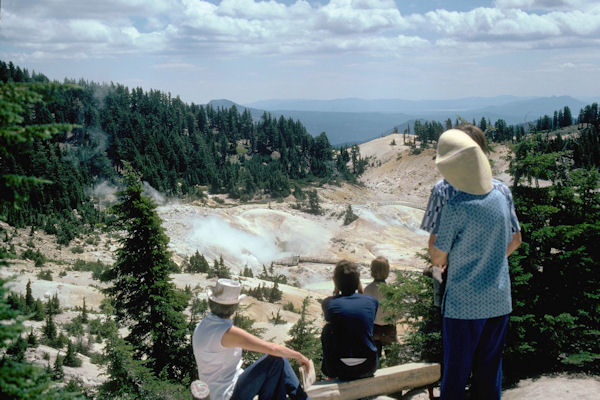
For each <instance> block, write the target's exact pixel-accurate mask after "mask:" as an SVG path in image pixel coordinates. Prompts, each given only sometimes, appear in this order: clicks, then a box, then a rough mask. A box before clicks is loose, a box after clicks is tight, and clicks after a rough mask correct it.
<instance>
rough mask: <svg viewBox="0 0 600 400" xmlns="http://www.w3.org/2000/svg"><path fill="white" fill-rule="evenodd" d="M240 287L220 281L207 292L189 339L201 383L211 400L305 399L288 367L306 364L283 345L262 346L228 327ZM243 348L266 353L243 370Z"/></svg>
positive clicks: (230, 281) (240, 296) (254, 338)
mask: <svg viewBox="0 0 600 400" xmlns="http://www.w3.org/2000/svg"><path fill="white" fill-rule="evenodd" d="M240 293H241V285H240V283H239V282H236V281H233V280H230V279H219V280H218V281H217V284H216V286H215V287H214V288H212V289H209V292H208V305H209V308H210V313H209V314H208V315H207V316H206V317H205V318H204V319H203V320H202V321H200V323H199V324H198V325H197V326H196V329H195V330H194V334H193V336H192V346H193V350H194V357H195V358H196V364H197V365H198V376H199V378H200V380H202V381H204V382H205V383H207V384H208V387H209V389H210V398H211V400H228V399H234V400H239V399H248V400H251V399H252V398H253V397H254V396H255V395H258V398H259V399H261V400H263V399H264V400H267V399H269V400H270V399H286V395H287V396H289V398H290V399H307V398H308V397H307V396H306V393H305V392H304V390H303V389H302V387H301V386H300V382H299V380H298V378H297V377H296V375H295V374H294V371H293V369H292V367H291V366H290V363H289V362H288V360H287V359H286V358H284V357H288V358H293V359H295V360H297V361H298V362H299V363H300V365H301V366H303V367H304V368H305V369H306V370H307V371H308V369H309V360H308V359H307V358H306V357H305V356H303V355H302V354H300V353H298V352H297V351H294V350H292V349H288V348H287V347H285V346H282V345H279V344H275V343H270V342H266V341H264V340H262V339H259V338H257V337H256V336H254V335H252V334H250V333H248V332H246V331H244V330H243V329H240V328H238V327H235V326H233V321H232V320H231V316H232V315H233V313H234V312H235V311H236V310H237V307H238V304H239V302H240V300H241V299H242V298H244V297H245V296H244V295H240ZM242 350H250V351H255V352H259V353H266V355H264V356H263V357H262V358H260V359H259V360H257V361H256V362H255V363H254V364H252V365H250V366H249V367H248V368H246V370H243V369H242Z"/></svg>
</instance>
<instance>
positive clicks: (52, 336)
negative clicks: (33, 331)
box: [42, 313, 57, 343]
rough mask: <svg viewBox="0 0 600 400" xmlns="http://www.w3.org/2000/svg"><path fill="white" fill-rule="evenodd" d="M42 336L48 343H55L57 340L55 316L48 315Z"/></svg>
mask: <svg viewBox="0 0 600 400" xmlns="http://www.w3.org/2000/svg"><path fill="white" fill-rule="evenodd" d="M42 334H43V336H44V339H45V341H46V342H47V343H53V342H54V341H55V340H56V338H57V333H56V324H55V323H54V317H53V314H50V313H49V314H47V315H46V323H45V324H44V326H43V328H42Z"/></svg>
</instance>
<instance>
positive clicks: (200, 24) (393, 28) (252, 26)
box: [0, 0, 600, 59]
mask: <svg viewBox="0 0 600 400" xmlns="http://www.w3.org/2000/svg"><path fill="white" fill-rule="evenodd" d="M213 3H214V2H209V1H207V0H156V1H146V0H106V1H103V2H88V1H80V0H53V1H52V2H47V1H42V0H19V1H17V0H5V2H4V4H3V5H4V9H3V15H2V24H1V25H0V41H2V42H3V43H6V44H9V45H12V46H13V47H15V48H18V49H19V50H18V52H24V53H26V52H29V53H30V55H31V56H32V57H33V56H34V54H35V56H37V57H43V56H48V57H56V58H58V57H69V56H71V57H90V58H95V57H106V56H117V55H121V54H143V55H148V54H154V55H164V54H169V56H175V57H176V58H177V57H178V59H183V57H188V56H190V55H205V54H210V55H211V56H212V57H225V56H227V57H234V56H239V55H254V56H259V55H288V56H289V55H294V56H295V57H297V58H298V59H306V57H307V56H308V55H309V54H313V55H314V54H322V53H360V54H370V55H381V53H383V54H385V55H386V56H388V55H389V56H397V57H402V56H404V55H406V52H407V51H410V49H414V48H421V49H422V48H430V47H434V46H438V45H439V46H442V47H443V48H450V47H452V46H454V47H455V48H458V49H464V48H473V46H472V44H475V46H474V48H478V49H484V48H485V49H493V48H497V49H502V48H510V49H520V48H545V47H553V46H576V47H585V46H597V43H596V40H597V38H598V37H600V6H599V4H600V2H598V1H583V0H496V1H495V2H494V5H495V7H493V8H492V7H478V8H474V9H471V10H468V11H462V12H458V11H447V10H444V9H438V10H435V11H430V12H427V13H424V14H413V15H409V16H403V15H402V14H401V13H400V11H399V10H398V8H397V6H396V3H395V2H394V1H393V0H330V1H327V0H323V2H322V3H316V2H311V3H309V2H308V1H307V0H296V1H295V2H293V3H289V4H284V3H282V2H279V1H276V0H264V1H259V0H222V1H220V2H217V3H216V4H213ZM531 10H537V11H535V12H534V11H531ZM540 10H541V12H540ZM489 51H491V50H489Z"/></svg>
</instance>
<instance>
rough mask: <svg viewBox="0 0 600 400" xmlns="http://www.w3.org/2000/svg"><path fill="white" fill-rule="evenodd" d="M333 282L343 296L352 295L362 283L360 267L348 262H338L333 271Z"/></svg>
mask: <svg viewBox="0 0 600 400" xmlns="http://www.w3.org/2000/svg"><path fill="white" fill-rule="evenodd" d="M333 282H335V286H336V287H337V288H338V290H339V291H340V292H342V295H343V296H349V295H351V294H352V293H354V292H355V291H356V289H358V284H359V282H360V273H359V272H358V266H357V265H356V264H354V263H353V262H350V261H348V260H341V261H338V263H337V264H335V269H334V270H333Z"/></svg>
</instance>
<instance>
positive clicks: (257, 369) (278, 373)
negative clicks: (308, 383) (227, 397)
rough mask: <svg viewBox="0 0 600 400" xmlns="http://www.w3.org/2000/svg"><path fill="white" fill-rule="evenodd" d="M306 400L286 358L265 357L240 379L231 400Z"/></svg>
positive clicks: (248, 369) (245, 371) (249, 368)
mask: <svg viewBox="0 0 600 400" xmlns="http://www.w3.org/2000/svg"><path fill="white" fill-rule="evenodd" d="M256 395H258V398H259V400H284V399H285V398H286V395H289V396H290V398H291V399H298V400H304V399H308V396H307V395H306V393H305V392H304V390H303V389H302V387H301V386H300V381H299V380H298V377H297V376H296V374H295V373H294V370H293V369H292V366H291V365H290V363H289V361H288V360H287V359H286V358H281V357H275V356H270V355H264V356H262V357H261V358H259V359H258V360H257V361H256V362H255V363H254V364H252V365H251V366H249V367H248V368H246V369H245V370H244V372H243V373H242V374H241V375H240V377H239V378H238V380H237V382H236V384H235V388H234V389H233V395H232V396H231V400H252V398H253V397H254V396H256Z"/></svg>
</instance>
